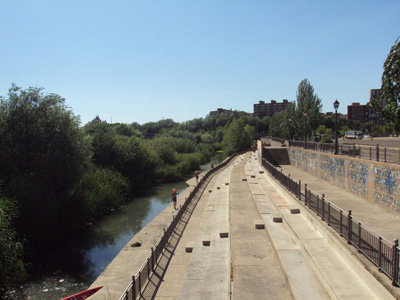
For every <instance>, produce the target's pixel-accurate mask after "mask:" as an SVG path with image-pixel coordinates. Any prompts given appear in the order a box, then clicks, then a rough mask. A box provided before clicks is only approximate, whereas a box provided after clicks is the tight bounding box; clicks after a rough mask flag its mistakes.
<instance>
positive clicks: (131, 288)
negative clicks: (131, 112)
mask: <svg viewBox="0 0 400 300" xmlns="http://www.w3.org/2000/svg"><path fill="white" fill-rule="evenodd" d="M241 153H243V152H241ZM238 154H240V153H236V154H234V155H232V156H231V157H229V158H227V159H226V160H224V161H223V162H222V163H220V164H218V165H217V166H215V167H214V168H213V169H210V170H209V171H208V172H207V173H206V174H205V175H204V176H203V177H202V178H201V180H200V181H199V183H198V184H197V185H196V186H195V187H194V189H193V190H192V191H191V192H190V194H189V196H188V197H187V198H186V199H185V201H184V203H183V204H182V206H181V207H180V209H179V210H178V213H177V214H176V215H173V216H172V221H171V223H170V224H169V225H168V226H167V227H166V228H164V232H163V233H162V234H161V236H160V238H159V239H158V241H157V242H156V244H155V246H154V247H152V248H151V251H150V253H149V255H148V256H147V258H146V259H145V261H144V263H143V265H142V266H141V267H140V269H139V271H138V272H137V274H136V275H134V276H132V281H131V283H130V284H129V285H128V287H127V288H126V289H125V291H124V292H123V294H122V295H121V297H120V298H119V299H120V300H135V299H136V298H137V297H138V296H139V295H141V294H142V292H143V288H144V287H145V285H146V283H147V280H148V279H149V278H150V276H151V275H152V273H153V272H154V270H155V268H156V266H157V263H158V260H159V258H160V257H161V254H162V252H163V251H164V249H165V248H166V246H168V243H169V240H170V238H171V236H172V235H173V233H174V230H175V227H176V226H177V224H178V223H179V221H180V220H181V218H182V215H183V214H184V212H185V211H186V209H187V207H188V206H189V204H190V203H191V201H192V200H193V199H194V198H195V197H197V196H199V195H197V194H198V193H199V194H201V193H202V192H203V191H204V189H205V188H206V186H207V184H208V182H209V177H211V175H212V174H214V173H215V172H217V171H218V170H220V169H221V168H223V167H224V166H226V165H227V164H228V163H229V162H230V161H231V160H232V159H233V158H234V157H235V156H236V155H238Z"/></svg>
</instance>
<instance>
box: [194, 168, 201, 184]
mask: <svg viewBox="0 0 400 300" xmlns="http://www.w3.org/2000/svg"><path fill="white" fill-rule="evenodd" d="M199 174H200V171H199V170H196V171H194V175H196V183H199Z"/></svg>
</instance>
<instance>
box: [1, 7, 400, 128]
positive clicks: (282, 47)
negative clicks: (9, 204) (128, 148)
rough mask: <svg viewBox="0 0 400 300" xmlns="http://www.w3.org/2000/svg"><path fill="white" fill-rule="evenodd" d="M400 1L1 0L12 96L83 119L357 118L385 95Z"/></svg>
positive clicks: (4, 60) (5, 72)
mask: <svg viewBox="0 0 400 300" xmlns="http://www.w3.org/2000/svg"><path fill="white" fill-rule="evenodd" d="M399 15H400V1H398V0H385V1H381V0H376V1H369V0H360V1H353V0H352V1H348V0H346V1H321V0H315V1H267V0H264V1H255V0H254V1H245V0H243V1H236V0H229V1H220V0H212V1H205V0H202V1H194V0H193V1H190V0H183V1H164V0H155V1H153V0H143V1H132V0H130V1H100V0H96V1H59V0H57V1H54V0H49V1H40V0H36V1H34V0H31V1H15V0H1V1H0V95H2V96H6V94H7V91H8V88H9V87H10V86H11V83H12V82H14V83H16V84H17V85H19V86H21V87H23V88H27V87H29V86H35V87H44V88H45V89H46V91H47V92H49V93H50V92H52V93H57V94H59V95H61V96H63V97H64V98H65V99H66V103H67V105H68V106H70V107H71V108H72V110H73V112H74V113H75V114H76V115H80V116H81V120H82V123H86V122H88V121H90V120H91V119H93V118H94V117H95V116H96V114H99V115H100V118H102V119H105V120H107V121H108V122H110V121H111V118H112V121H113V122H114V123H115V122H125V123H131V122H139V123H144V122H148V121H157V120H160V119H162V118H172V119H174V120H175V121H179V122H181V121H186V120H190V119H193V118H197V117H205V116H206V115H207V113H208V112H209V111H211V110H215V109H216V108H218V107H222V108H227V109H229V108H232V109H234V110H244V111H248V112H252V111H253V104H254V103H257V102H258V101H259V100H267V101H269V100H271V99H275V100H278V101H282V99H284V98H286V99H289V100H291V101H292V100H295V98H296V91H297V86H298V84H299V83H300V81H301V80H303V79H304V78H308V79H309V80H310V81H311V84H312V85H313V86H314V89H315V91H316V93H317V94H318V95H319V96H320V97H321V99H322V102H323V111H332V110H333V108H332V106H333V105H332V103H333V101H334V100H335V99H338V100H339V101H340V103H341V104H340V108H339V111H340V112H343V113H346V112H347V105H349V104H351V103H352V102H361V103H366V102H367V101H368V97H369V90H370V89H371V88H379V87H380V80H381V75H382V70H383V62H384V60H385V58H386V56H387V54H388V53H389V50H390V47H391V46H392V45H393V44H394V42H395V39H396V38H397V37H398V36H399V35H400V18H399Z"/></svg>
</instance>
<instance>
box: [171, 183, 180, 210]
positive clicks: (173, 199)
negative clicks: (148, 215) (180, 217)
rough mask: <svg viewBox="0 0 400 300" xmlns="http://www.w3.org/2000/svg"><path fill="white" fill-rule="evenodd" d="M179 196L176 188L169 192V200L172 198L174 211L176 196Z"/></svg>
mask: <svg viewBox="0 0 400 300" xmlns="http://www.w3.org/2000/svg"><path fill="white" fill-rule="evenodd" d="M178 194H179V190H178V189H176V188H173V189H172V190H171V198H172V203H173V204H174V209H175V210H176V195H178Z"/></svg>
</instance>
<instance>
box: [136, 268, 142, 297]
mask: <svg viewBox="0 0 400 300" xmlns="http://www.w3.org/2000/svg"><path fill="white" fill-rule="evenodd" d="M141 277H142V276H140V273H139V276H138V279H139V284H138V291H137V293H138V294H139V295H141V294H142V279H141Z"/></svg>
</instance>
